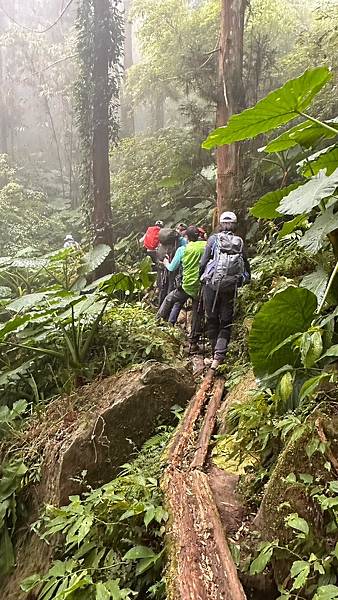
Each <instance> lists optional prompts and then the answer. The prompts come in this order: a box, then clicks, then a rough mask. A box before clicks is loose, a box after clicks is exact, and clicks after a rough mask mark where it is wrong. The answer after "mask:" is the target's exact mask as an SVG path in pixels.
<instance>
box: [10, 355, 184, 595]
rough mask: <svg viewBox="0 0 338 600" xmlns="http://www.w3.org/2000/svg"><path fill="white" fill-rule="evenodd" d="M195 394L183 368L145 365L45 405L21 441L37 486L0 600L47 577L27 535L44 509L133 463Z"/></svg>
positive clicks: (40, 551) (47, 550)
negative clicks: (30, 455) (28, 581)
mask: <svg viewBox="0 0 338 600" xmlns="http://www.w3.org/2000/svg"><path fill="white" fill-rule="evenodd" d="M193 393H194V382H193V379H192V377H191V375H190V374H189V373H188V372H187V371H186V370H185V369H183V368H174V367H170V366H168V365H164V364H160V363H156V362H151V361H150V362H149V363H147V364H145V365H144V366H143V367H142V368H137V369H136V368H135V369H133V370H131V371H128V372H125V373H123V374H122V375H120V376H113V377H109V378H107V379H104V380H101V381H96V382H94V383H92V384H90V385H88V386H85V387H84V388H82V389H80V390H79V391H77V392H76V393H74V394H72V395H71V396H69V397H66V398H60V399H59V400H57V401H54V402H53V403H51V405H50V406H49V407H48V408H47V410H46V413H45V415H44V416H43V417H42V416H41V415H40V417H39V419H37V420H36V421H34V422H33V423H32V424H31V426H30V427H29V428H28V430H27V431H26V432H25V434H24V442H23V443H24V446H25V449H26V452H27V450H28V449H29V448H31V447H33V448H34V453H35V457H36V455H37V454H38V453H39V454H40V458H41V461H42V470H41V481H40V482H39V483H38V484H36V485H35V486H34V487H33V486H32V487H31V488H30V489H29V490H28V491H27V493H26V497H25V505H26V507H27V512H28V519H27V522H26V524H25V526H23V527H22V528H20V535H19V537H18V539H17V543H16V561H17V567H16V569H15V571H14V572H13V573H12V574H11V575H10V576H9V577H7V578H6V579H5V581H2V582H0V598H4V599H5V598H6V600H23V599H25V600H28V598H27V595H26V594H23V593H22V592H20V583H21V581H22V580H23V579H25V577H27V576H29V575H31V574H32V573H36V572H44V571H46V570H47V569H48V566H49V562H50V557H51V553H52V548H51V547H49V546H47V545H46V543H44V542H41V540H40V539H39V538H38V537H37V536H36V535H35V534H34V533H33V532H31V531H30V524H31V523H33V522H34V521H35V520H36V519H37V518H38V516H39V513H40V511H41V510H42V509H43V506H44V505H45V504H54V505H59V506H61V505H63V504H66V503H67V502H68V497H69V496H70V495H74V494H78V493H81V492H82V491H84V490H85V489H86V486H87V485H88V484H89V485H90V486H92V487H94V488H95V487H98V486H100V485H102V484H104V483H107V482H108V481H110V480H111V479H113V478H114V476H115V475H116V474H117V473H118V471H119V467H120V466H121V465H122V464H123V463H125V462H127V461H128V462H130V460H132V458H133V455H134V453H135V451H137V449H139V448H141V446H142V445H143V443H144V442H145V441H146V440H147V439H149V438H150V437H151V436H152V435H153V434H154V433H155V432H156V429H157V428H158V427H159V426H160V425H163V424H170V423H171V422H172V421H173V419H174V416H173V412H172V407H173V406H174V405H180V406H182V407H185V405H186V404H187V402H188V401H189V400H190V398H191V396H192V395H193Z"/></svg>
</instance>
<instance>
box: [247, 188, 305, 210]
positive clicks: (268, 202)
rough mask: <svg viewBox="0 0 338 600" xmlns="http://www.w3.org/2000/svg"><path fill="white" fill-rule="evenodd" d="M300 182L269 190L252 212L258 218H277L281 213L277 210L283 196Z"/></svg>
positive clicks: (252, 208)
mask: <svg viewBox="0 0 338 600" xmlns="http://www.w3.org/2000/svg"><path fill="white" fill-rule="evenodd" d="M299 185H300V184H299V183H292V184H291V185H288V187H285V188H281V189H279V190H275V191H273V192H268V193H267V194H265V195H264V196H262V197H261V198H260V199H259V200H258V201H257V202H256V203H255V204H254V205H253V206H252V207H251V208H250V212H251V214H252V215H253V216H254V217H256V218H257V219H277V218H278V217H280V216H281V213H279V212H278V211H277V208H278V206H279V205H280V202H281V200H282V198H284V197H285V196H288V195H289V194H290V192H292V190H295V189H296V188H297V187H298V186H299Z"/></svg>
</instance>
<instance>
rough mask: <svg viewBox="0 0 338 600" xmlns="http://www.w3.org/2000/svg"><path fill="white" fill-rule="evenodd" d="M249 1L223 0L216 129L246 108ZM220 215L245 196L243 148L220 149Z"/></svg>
mask: <svg viewBox="0 0 338 600" xmlns="http://www.w3.org/2000/svg"><path fill="white" fill-rule="evenodd" d="M246 4H247V0H221V34H220V49H219V65H218V101H217V111H216V127H222V126H224V125H226V123H227V122H228V120H229V118H230V117H231V115H233V114H234V113H237V112H240V111H241V110H242V108H243V107H244V87H243V80H242V73H243V32H244V13H245V6H246ZM216 157H217V212H218V216H219V215H220V214H221V213H222V212H223V211H225V210H233V208H234V206H235V205H236V201H238V200H239V199H240V197H241V187H242V174H241V159H240V145H239V144H231V145H229V146H221V147H220V148H218V149H217V152H216Z"/></svg>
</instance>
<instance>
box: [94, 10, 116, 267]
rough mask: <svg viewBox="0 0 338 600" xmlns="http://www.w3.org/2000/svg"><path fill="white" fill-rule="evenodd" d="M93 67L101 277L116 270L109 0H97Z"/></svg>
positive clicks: (96, 224)
mask: <svg viewBox="0 0 338 600" xmlns="http://www.w3.org/2000/svg"><path fill="white" fill-rule="evenodd" d="M93 5H94V67H93V86H94V97H93V155H92V158H93V188H94V190H93V191H94V207H93V213H92V224H93V229H94V245H98V244H107V245H108V246H110V247H111V248H112V252H111V254H110V256H109V258H108V260H106V261H105V262H104V263H103V265H102V266H101V268H100V272H99V273H97V275H98V276H100V277H102V276H103V275H107V274H109V273H111V272H112V271H113V269H114V253H113V228H112V224H113V219H112V210H111V203H110V171H109V104H110V93H109V79H108V65H109V35H110V30H109V0H94V2H93Z"/></svg>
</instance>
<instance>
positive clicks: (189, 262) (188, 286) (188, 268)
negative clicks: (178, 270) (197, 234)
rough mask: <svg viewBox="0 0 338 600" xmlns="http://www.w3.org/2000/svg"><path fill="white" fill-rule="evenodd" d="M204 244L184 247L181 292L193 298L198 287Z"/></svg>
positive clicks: (192, 243) (199, 242)
mask: <svg viewBox="0 0 338 600" xmlns="http://www.w3.org/2000/svg"><path fill="white" fill-rule="evenodd" d="M206 244H207V243H206V242H204V241H202V240H201V241H198V242H189V243H188V244H187V246H186V247H185V250H184V254H183V257H182V266H183V281H182V288H183V290H184V291H185V292H186V293H187V294H189V296H192V297H193V298H195V297H196V296H197V295H198V291H199V287H200V262H201V258H202V256H203V254H204V250H205V247H206Z"/></svg>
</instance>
